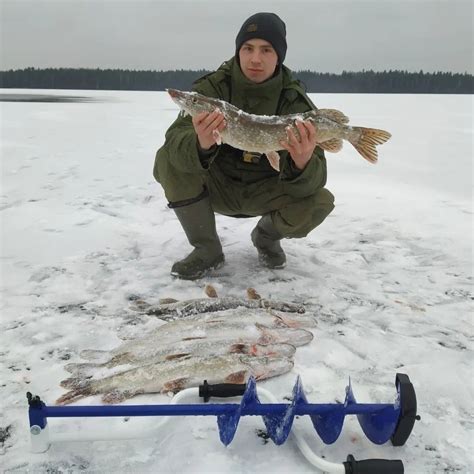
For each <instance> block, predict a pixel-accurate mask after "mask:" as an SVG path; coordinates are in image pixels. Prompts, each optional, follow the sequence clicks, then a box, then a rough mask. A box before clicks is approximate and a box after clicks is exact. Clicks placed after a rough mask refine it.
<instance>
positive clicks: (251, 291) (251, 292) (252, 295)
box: [247, 288, 262, 300]
mask: <svg viewBox="0 0 474 474" xmlns="http://www.w3.org/2000/svg"><path fill="white" fill-rule="evenodd" d="M247 298H248V299H249V300H261V299H262V297H261V296H260V295H259V294H258V293H257V290H256V289H255V288H247Z"/></svg>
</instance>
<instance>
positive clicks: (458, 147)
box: [0, 90, 474, 474]
mask: <svg viewBox="0 0 474 474" xmlns="http://www.w3.org/2000/svg"><path fill="white" fill-rule="evenodd" d="M1 93H8V94H12V93H32V94H33V93H42V94H52V95H67V96H71V95H76V96H86V97H92V98H96V99H97V101H92V102H78V103H29V102H2V103H1V105H0V107H1V167H2V181H1V196H0V198H1V201H0V210H1V263H2V272H1V286H2V298H1V341H0V360H1V372H0V405H1V414H0V433H1V435H2V436H1V441H0V465H1V466H2V468H1V470H2V472H8V473H17V472H34V473H38V472H48V473H65V472H68V473H72V472H79V471H85V472H97V473H99V472H120V473H122V472H123V473H132V472H133V473H141V472H150V473H180V474H186V473H194V472H203V473H204V472H206V473H208V472H216V473H217V472H219V473H233V474H244V473H248V472H256V473H267V472H271V473H289V472H298V473H310V472H314V470H313V468H312V466H311V465H309V464H308V463H307V462H306V461H305V460H304V459H303V458H302V457H301V455H300V454H299V451H298V450H297V449H296V447H295V446H294V444H293V443H292V442H291V441H288V442H287V443H285V444H284V445H282V446H279V447H277V446H275V445H274V444H273V443H272V442H268V443H265V442H264V440H263V439H262V437H259V436H257V434H258V432H259V430H261V429H262V428H263V427H264V426H263V423H262V421H261V420H260V419H259V418H254V417H252V418H243V419H242V420H241V422H240V425H239V428H238V431H237V434H236V437H235V439H234V441H233V442H232V444H231V445H230V446H229V447H227V448H225V447H224V446H223V445H221V443H220V441H219V438H218V434H217V426H216V421H215V418H213V417H210V418H179V419H175V421H174V423H173V424H172V425H169V426H168V428H167V429H166V430H162V431H157V433H156V436H152V437H147V439H144V440H135V441H134V440H132V441H113V442H106V441H100V442H94V443H92V442H81V443H80V442H69V443H61V444H60V443H58V444H53V445H52V446H51V448H50V449H49V451H47V452H46V453H44V454H30V452H29V432H28V420H27V402H26V398H25V393H26V392H27V391H31V392H33V393H34V394H38V395H40V396H41V398H42V399H43V400H44V401H45V402H47V403H48V404H53V403H54V401H55V400H56V399H57V398H58V397H59V396H60V395H62V394H63V393H64V392H65V390H64V389H62V388H61V387H60V386H59V382H60V380H62V379H64V378H66V377H67V376H68V373H67V372H66V371H65V370H64V365H65V364H66V363H68V362H78V361H80V357H79V352H80V351H81V350H83V349H110V348H113V347H115V346H116V345H118V344H119V343H120V339H119V337H118V336H119V335H123V334H126V335H127V334H128V335H132V336H133V335H140V334H143V333H144V332H146V331H147V330H149V329H151V328H154V327H157V325H159V321H157V320H156V318H153V317H151V316H143V315H138V316H137V315H136V314H135V313H132V312H131V311H130V308H129V299H130V298H131V297H134V296H140V297H142V298H143V299H145V300H147V301H149V302H157V301H158V299H160V298H164V297H173V298H176V299H187V298H196V297H203V296H204V293H203V288H204V285H205V284H206V283H212V284H213V285H214V286H215V288H216V289H217V291H218V292H219V294H220V295H221V296H230V295H233V296H242V297H243V296H244V295H245V289H246V288H247V287H249V286H252V287H254V288H256V289H257V290H258V292H259V293H260V294H261V295H262V296H264V297H266V298H274V299H278V300H286V301H290V302H296V303H304V304H305V305H306V308H307V312H308V313H310V314H314V316H315V318H316V319H317V321H318V327H317V328H316V329H315V330H314V334H315V337H314V340H313V341H312V342H311V343H310V344H309V345H307V346H304V347H302V348H299V349H298V351H297V353H296V361H295V367H294V368H293V370H292V372H290V373H289V374H286V375H284V376H281V377H277V378H274V379H271V380H269V381H266V382H264V383H262V387H264V388H266V389H268V390H270V391H272V392H273V394H274V395H275V396H276V397H277V398H278V399H279V400H284V397H288V396H290V395H291V391H292V388H293V384H294V382H295V380H296V376H297V374H300V375H301V377H302V381H303V385H304V388H305V392H306V394H307V398H308V400H309V401H310V402H314V403H316V402H317V403H333V402H335V401H336V400H337V401H342V400H343V399H344V389H345V386H346V385H347V382H348V378H349V376H350V377H351V380H352V384H353V388H354V393H355V396H356V398H357V400H358V401H360V402H366V403H391V402H393V401H394V399H395V395H396V391H395V386H394V380H395V374H396V372H403V373H406V374H408V375H409V377H410V379H411V381H412V383H413V385H414V387H415V390H416V393H417V397H418V413H419V414H420V415H421V421H418V422H417V423H416V424H415V428H414V431H413V433H412V435H411V437H410V438H409V439H408V442H407V443H406V445H405V446H403V447H400V448H394V447H392V446H391V445H390V444H386V445H383V446H376V445H373V444H371V443H370V441H369V440H368V439H367V438H366V437H365V436H364V435H363V433H362V430H361V429H360V427H359V425H358V423H357V421H356V419H355V418H354V417H348V418H347V419H346V422H345V425H344V428H343V432H342V434H341V436H340V438H339V439H338V441H337V442H336V443H335V444H333V445H330V446H326V445H324V444H323V443H322V441H321V440H320V439H319V437H318V436H317V435H316V433H315V432H314V430H313V428H312V427H311V425H310V423H309V422H308V420H307V419H300V420H296V421H295V423H297V424H298V425H299V426H300V428H301V429H302V430H303V432H304V433H305V437H306V440H307V441H308V443H309V444H310V445H311V447H312V448H313V449H314V450H315V451H316V452H317V453H319V454H320V455H323V456H325V458H326V459H328V460H332V461H337V462H339V461H343V460H345V458H346V455H347V454H349V453H352V454H354V456H355V457H356V459H364V458H371V457H378V458H391V459H402V460H403V461H404V463H405V466H406V471H405V472H407V473H453V472H460V473H468V472H473V471H474V460H473V452H474V434H473V429H474V419H473V412H474V410H473V400H474V382H473V381H474V377H473V376H474V373H473V372H474V371H473V356H472V348H473V347H472V342H473V330H472V310H473V296H472V276H473V275H472V263H473V260H472V237H473V236H472V211H473V209H472V157H473V116H472V110H473V109H472V107H473V98H472V96H437V95H418V96H417V95H342V94H339V95H337V94H334V95H333V94H312V99H313V100H314V102H315V103H316V104H317V105H318V106H319V107H325V108H339V109H340V110H342V111H343V112H344V113H345V114H346V115H348V116H349V117H350V118H351V123H352V124H355V125H363V126H373V127H378V128H383V129H386V130H388V131H390V132H391V133H392V134H393V138H392V139H391V140H390V141H389V142H388V143H387V144H385V145H383V146H381V147H379V157H380V159H379V164H378V165H376V166H372V165H370V164H368V163H367V162H365V161H364V160H363V159H362V158H361V157H360V156H359V155H358V154H357V152H356V151H355V150H354V149H353V148H352V147H351V146H350V145H349V144H347V143H346V142H345V145H344V149H343V151H342V152H341V153H339V154H337V155H331V154H328V175H329V177H328V184H327V187H328V189H330V190H331V191H332V192H333V194H335V196H336V208H335V210H334V212H333V213H332V214H331V215H330V216H329V218H328V219H327V220H326V222H324V224H323V225H321V227H319V228H318V229H316V230H315V231H314V232H313V233H312V234H310V236H309V237H308V238H307V239H302V240H287V241H284V243H283V245H284V248H285V250H286V252H287V257H288V264H287V267H286V268H285V269H284V270H280V271H266V270H263V269H261V268H260V267H258V265H257V263H256V252H255V249H254V248H253V247H252V245H251V242H250V231H251V229H252V228H253V226H254V225H255V223H256V219H232V218H228V217H223V216H218V217H217V226H218V232H219V235H220V237H221V239H222V243H223V246H224V251H225V255H226V265H225V266H224V267H223V269H222V270H221V271H220V273H219V274H218V275H217V276H214V277H212V278H207V279H205V280H201V281H195V282H189V281H179V280H173V279H172V278H171V277H170V275H169V270H170V266H171V264H172V263H173V262H174V261H175V260H176V259H178V258H180V257H182V256H183V253H184V252H185V250H187V249H188V244H187V242H186V240H185V236H184V234H183V232H182V231H181V229H180V226H179V224H178V221H177V219H176V218H175V216H174V214H173V212H172V211H170V210H169V209H168V208H167V206H166V201H165V199H164V195H163V192H162V190H161V188H160V186H159V185H158V184H157V183H156V182H155V181H154V179H153V176H152V166H153V160H154V154H155V151H156V149H157V148H158V147H159V146H161V144H162V143H163V140H164V133H165V131H166V129H167V127H168V126H169V124H170V123H171V122H172V120H173V119H174V118H175V116H176V113H177V109H176V107H175V105H174V104H173V103H172V102H171V100H170V99H169V98H168V97H167V95H166V94H165V93H163V92H108V91H99V92H96V91H94V92H91V91H37V90H36V91H24V90H23V91H12V90H2V91H1ZM168 400H169V398H168V397H167V396H165V395H156V396H151V395H148V396H140V397H137V398H135V399H132V400H131V401H129V402H127V403H131V404H136V403H167V402H168ZM97 401H98V398H97V397H90V398H87V399H86V400H84V401H83V403H85V404H94V403H97ZM154 423H156V420H155V419H144V420H143V419H142V420H137V419H130V420H128V421H127V420H124V419H123V418H119V419H94V420H85V419H83V420H80V419H76V420H73V419H69V420H68V419H62V420H54V419H53V420H51V421H50V430H51V431H52V432H53V431H56V432H70V431H75V430H78V431H81V433H84V432H86V433H88V434H90V436H93V433H94V430H95V429H99V428H100V429H101V430H104V429H106V428H107V427H108V428H107V429H110V434H111V436H112V435H114V434H116V433H118V432H126V430H127V429H129V428H133V426H135V427H137V426H138V427H143V429H150V428H151V427H152V426H153V424H154Z"/></svg>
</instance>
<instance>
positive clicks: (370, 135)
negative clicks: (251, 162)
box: [349, 127, 392, 163]
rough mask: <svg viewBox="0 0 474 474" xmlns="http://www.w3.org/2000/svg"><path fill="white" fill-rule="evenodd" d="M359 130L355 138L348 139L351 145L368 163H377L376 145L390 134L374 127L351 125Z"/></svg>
mask: <svg viewBox="0 0 474 474" xmlns="http://www.w3.org/2000/svg"><path fill="white" fill-rule="evenodd" d="M352 128H353V129H354V131H358V132H360V133H359V135H358V138H357V139H352V140H351V139H349V141H350V142H351V144H352V145H353V147H354V148H355V149H356V150H357V151H358V152H359V153H360V154H361V155H362V156H363V157H364V158H365V159H366V160H367V161H368V162H370V163H377V159H378V156H377V149H376V148H375V147H376V146H377V145H382V143H385V142H386V141H387V140H388V139H389V138H390V137H391V136H392V135H391V134H390V133H389V132H386V131H385V130H378V129H376V128H364V127H352Z"/></svg>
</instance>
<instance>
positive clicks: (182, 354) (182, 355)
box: [165, 352, 191, 360]
mask: <svg viewBox="0 0 474 474" xmlns="http://www.w3.org/2000/svg"><path fill="white" fill-rule="evenodd" d="M189 355H191V354H189V352H183V353H181V354H170V355H167V356H166V357H165V360H175V359H181V358H182V357H186V356H189Z"/></svg>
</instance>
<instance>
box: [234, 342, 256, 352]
mask: <svg viewBox="0 0 474 474" xmlns="http://www.w3.org/2000/svg"><path fill="white" fill-rule="evenodd" d="M252 347H253V346H252V345H249V344H244V343H243V342H237V343H236V344H232V345H231V346H230V349H229V352H230V353H231V354H250V353H251V350H252Z"/></svg>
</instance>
